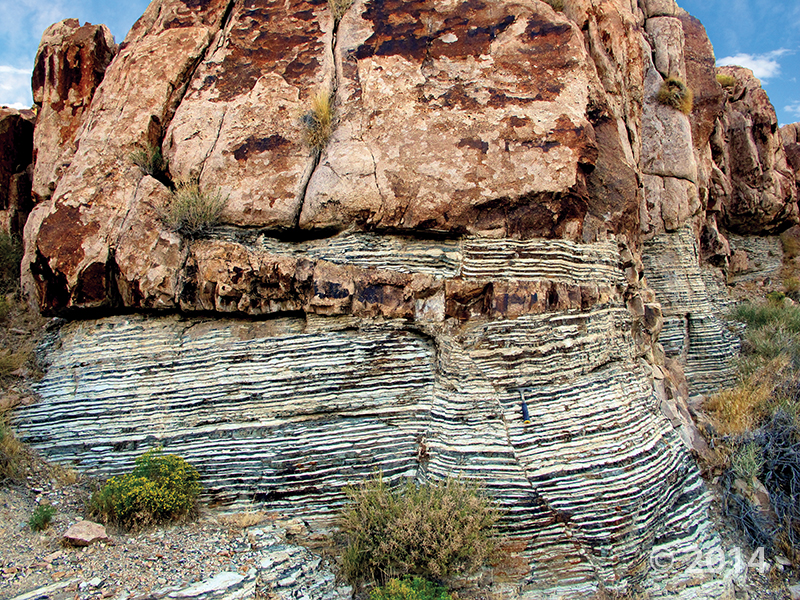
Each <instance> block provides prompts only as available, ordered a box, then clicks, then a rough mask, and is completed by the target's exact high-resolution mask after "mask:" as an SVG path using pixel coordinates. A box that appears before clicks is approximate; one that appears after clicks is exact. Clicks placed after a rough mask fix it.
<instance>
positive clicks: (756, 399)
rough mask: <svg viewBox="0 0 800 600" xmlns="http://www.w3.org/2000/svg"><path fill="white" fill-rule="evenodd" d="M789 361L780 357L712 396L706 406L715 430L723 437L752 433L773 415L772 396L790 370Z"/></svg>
mask: <svg viewBox="0 0 800 600" xmlns="http://www.w3.org/2000/svg"><path fill="white" fill-rule="evenodd" d="M788 367H789V360H788V359H787V358H786V357H783V356H779V357H776V358H774V359H772V360H771V361H769V362H767V363H766V364H764V365H762V366H761V367H760V368H757V369H755V370H754V371H753V372H752V373H750V374H749V375H747V376H746V377H745V378H743V379H742V380H741V381H740V383H739V384H738V385H737V386H735V387H733V388H728V389H724V390H721V391H719V392H717V393H716V394H714V395H713V396H711V397H710V398H709V399H708V400H707V401H706V404H705V408H706V410H707V411H708V412H709V415H710V416H711V418H712V422H713V424H714V428H715V430H716V431H717V433H719V434H721V435H731V434H742V433H746V432H748V431H752V430H753V429H755V428H756V427H758V426H759V424H760V423H761V421H763V419H764V418H765V417H766V416H767V415H768V414H769V409H770V404H771V400H772V394H773V392H774V391H775V390H776V389H777V387H778V386H779V385H780V384H781V381H782V379H781V378H782V376H783V375H785V373H786V372H787V371H788Z"/></svg>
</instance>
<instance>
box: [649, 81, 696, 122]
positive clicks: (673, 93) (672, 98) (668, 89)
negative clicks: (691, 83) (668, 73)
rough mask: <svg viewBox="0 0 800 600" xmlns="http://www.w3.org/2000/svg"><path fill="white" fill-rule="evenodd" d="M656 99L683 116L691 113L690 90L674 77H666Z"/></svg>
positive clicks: (691, 98)
mask: <svg viewBox="0 0 800 600" xmlns="http://www.w3.org/2000/svg"><path fill="white" fill-rule="evenodd" d="M656 97H657V98H658V101H659V102H661V104H665V105H666V106H671V107H672V108H675V109H677V110H679V111H681V112H682V113H684V114H687V115H688V114H689V113H690V112H692V105H693V102H694V95H693V94H692V90H690V89H689V88H688V87H686V84H685V83H683V82H682V81H681V80H680V79H678V78H676V77H667V78H666V79H665V80H664V82H663V83H662V84H661V88H660V89H659V90H658V94H657V96H656Z"/></svg>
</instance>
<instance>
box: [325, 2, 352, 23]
mask: <svg viewBox="0 0 800 600" xmlns="http://www.w3.org/2000/svg"><path fill="white" fill-rule="evenodd" d="M352 5H353V0H328V6H330V8H331V12H332V13H333V18H334V20H335V21H336V22H337V23H338V22H339V21H341V20H342V17H343V16H344V13H346V12H347V9H348V8H350V7H351V6H352Z"/></svg>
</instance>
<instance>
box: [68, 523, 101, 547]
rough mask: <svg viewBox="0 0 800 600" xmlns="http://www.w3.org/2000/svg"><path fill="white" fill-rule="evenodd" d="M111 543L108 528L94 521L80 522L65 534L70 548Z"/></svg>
mask: <svg viewBox="0 0 800 600" xmlns="http://www.w3.org/2000/svg"><path fill="white" fill-rule="evenodd" d="M110 541H111V538H109V537H108V534H106V528H105V527H103V526H102V525H100V524H99V523H93V522H92V521H78V522H77V523H75V524H74V525H72V526H71V527H70V528H69V529H67V531H66V533H65V534H64V543H65V544H68V545H70V546H89V545H91V544H94V543H95V542H110Z"/></svg>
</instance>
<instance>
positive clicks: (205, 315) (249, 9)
mask: <svg viewBox="0 0 800 600" xmlns="http://www.w3.org/2000/svg"><path fill="white" fill-rule="evenodd" d="M713 65H714V58H713V51H712V49H711V47H710V44H709V42H708V39H707V37H706V36H705V32H704V30H703V28H702V25H700V24H699V22H697V21H696V20H694V19H692V18H691V17H690V16H689V15H687V14H686V13H685V12H684V11H682V10H681V9H679V8H678V6H677V5H676V4H675V3H674V2H673V1H672V0H644V1H642V2H639V3H638V5H637V3H636V2H632V1H630V0H614V1H611V2H598V1H594V0H569V1H568V2H566V3H565V6H564V10H563V12H556V11H554V10H552V8H551V7H550V6H549V4H547V3H545V2H542V1H539V0H520V1H516V2H504V1H500V2H493V3H485V2H475V1H473V0H447V1H444V2H433V1H429V0H420V1H418V2H398V1H395V0H356V1H355V2H354V3H353V5H352V7H351V8H350V9H349V10H348V11H347V12H346V13H345V14H344V16H342V18H341V19H334V17H333V15H332V14H331V12H330V10H329V9H328V6H327V3H326V2H325V1H324V0H296V1H295V0H293V1H291V2H277V1H275V0H257V1H254V2H247V3H241V2H238V1H232V0H230V1H227V0H209V1H204V2H193V3H188V2H186V1H183V0H157V1H155V2H153V3H152V4H151V5H150V7H149V8H148V10H147V11H146V13H145V14H144V15H143V17H142V18H141V19H140V20H139V21H138V22H137V24H136V25H135V26H134V27H133V29H132V30H131V32H130V34H129V35H128V37H127V38H126V40H125V42H124V43H123V44H122V45H121V46H120V49H119V51H118V53H117V54H116V56H115V57H114V58H113V60H112V61H111V63H110V64H109V66H108V68H107V69H106V70H105V75H104V77H103V79H102V82H101V83H100V84H99V86H98V87H97V89H96V90H94V91H93V95H92V98H91V101H90V103H89V104H88V109H86V110H84V111H83V112H82V113H81V115H80V117H79V118H80V121H81V123H80V126H79V128H78V129H76V130H75V131H76V134H75V137H74V141H75V142H76V143H77V144H78V151H77V152H76V153H75V154H74V156H68V154H69V152H68V149H67V150H65V153H64V160H63V164H65V165H66V164H67V163H68V166H66V168H65V169H64V170H63V173H62V174H61V175H60V179H59V180H58V182H57V185H56V186H55V190H54V191H53V193H52V196H51V197H49V198H42V200H41V202H39V204H38V205H37V206H36V207H35V208H34V211H33V213H32V215H31V217H30V218H29V219H28V222H27V224H26V235H25V243H26V258H25V261H24V262H25V264H24V267H23V269H24V270H23V282H24V285H25V289H26V290H27V292H28V293H29V294H30V297H31V298H32V299H34V301H35V302H36V303H37V305H38V306H39V307H40V309H41V310H42V311H43V312H46V313H49V314H58V315H65V316H68V317H74V316H77V317H80V318H86V317H92V316H96V312H93V311H102V312H103V313H104V314H109V313H110V314H111V315H112V316H108V317H106V318H104V319H99V320H85V321H73V322H71V323H69V324H67V325H66V326H65V327H64V328H63V329H62V330H61V331H60V332H59V333H58V334H57V335H55V336H54V338H53V340H52V341H51V344H50V345H49V346H48V347H47V348H45V350H44V354H45V359H46V362H47V365H48V367H47V373H46V375H45V377H44V378H43V379H42V381H41V383H40V384H39V385H38V392H39V394H40V395H41V397H42V402H41V403H40V404H37V405H34V406H30V407H26V408H24V409H22V411H21V412H20V418H19V428H20V434H21V436H22V437H23V439H25V440H27V441H29V442H30V443H32V444H34V445H35V446H37V447H39V448H42V449H43V450H44V451H46V452H48V453H50V455H51V456H53V457H54V458H56V459H58V460H61V461H64V462H68V463H73V464H75V465H77V466H79V467H80V468H82V469H85V470H87V471H89V472H93V473H96V474H98V475H103V476H105V475H110V474H114V473H119V472H121V471H123V470H125V469H126V468H128V467H129V465H130V463H131V461H132V460H133V457H134V456H135V455H137V454H138V453H139V452H140V451H141V450H142V449H144V448H146V447H149V446H150V445H152V444H154V443H163V444H165V446H166V447H167V448H168V449H170V450H171V451H176V452H180V453H181V454H184V455H185V456H187V457H188V458H189V459H190V460H191V461H192V462H193V463H195V464H196V465H197V466H198V468H199V469H200V470H201V472H202V474H203V478H204V481H205V482H206V484H207V487H206V494H207V496H208V497H209V499H214V500H217V501H220V502H226V503H237V502H250V501H256V502H259V503H263V504H264V505H267V506H270V507H272V508H275V509H281V510H291V511H304V514H306V515H307V516H308V517H309V518H317V519H321V520H326V519H329V518H330V516H331V515H332V514H333V513H334V512H335V510H336V509H337V507H339V506H340V505H341V503H342V502H343V501H344V496H343V493H342V488H343V487H344V486H345V485H347V484H349V483H353V482H354V481H356V480H358V479H359V478H361V477H363V476H365V475H367V474H368V473H370V472H371V471H372V470H373V469H374V468H376V467H377V468H381V469H382V470H383V471H384V473H385V474H386V476H387V477H389V478H390V479H392V480H393V481H396V480H398V479H399V478H402V477H413V478H416V479H418V480H426V479H433V480H436V479H441V478H442V477H445V476H447V475H453V474H463V475H464V476H466V477H470V478H475V479H478V480H480V481H482V482H483V483H485V485H486V486H487V489H488V490H489V492H490V493H491V494H492V495H493V496H494V497H495V498H497V500H498V501H499V502H500V503H501V505H502V506H503V508H504V509H505V510H506V511H507V512H506V517H505V519H504V521H503V528H504V532H505V533H506V534H507V535H508V537H509V539H510V540H511V541H512V546H513V552H514V553H515V560H516V561H517V562H516V563H515V565H516V567H514V569H512V570H513V572H512V573H511V576H512V577H511V578H512V582H513V586H515V587H514V589H515V592H514V593H515V594H517V595H518V596H520V597H523V598H540V597H541V598H545V597H558V596H559V595H562V596H565V597H581V596H588V595H590V594H592V593H593V592H594V591H596V590H597V589H598V588H599V587H600V586H605V587H610V588H613V589H619V590H623V589H626V588H628V587H630V586H631V585H633V584H637V583H641V584H644V585H646V586H649V587H650V589H651V590H652V594H653V595H654V596H655V597H658V596H659V595H660V594H667V589H669V590H675V589H683V590H684V591H683V592H681V593H682V594H683V596H684V597H687V598H688V597H703V598H709V597H717V596H720V595H721V594H724V593H725V591H726V589H727V588H726V586H727V584H728V583H729V582H726V581H725V580H724V578H716V579H714V578H709V579H701V580H692V579H691V577H689V576H688V575H687V573H686V571H685V569H682V568H681V565H683V564H684V563H683V561H684V559H685V558H690V557H691V556H692V550H693V549H696V548H701V549H703V551H707V550H711V549H720V547H719V540H718V539H717V538H716V536H715V535H714V533H713V532H712V530H711V525H710V522H709V520H708V516H707V510H706V509H707V506H708V498H707V494H706V492H705V490H704V487H703V484H702V481H701V480H700V478H699V473H698V470H697V467H696V465H695V464H694V462H693V460H692V458H691V456H690V453H689V451H688V448H687V443H688V444H689V445H691V435H689V434H687V431H689V429H690V423H687V422H686V420H685V415H684V413H685V411H682V410H681V409H682V406H683V405H682V404H681V398H683V400H685V398H684V397H685V395H686V394H685V390H684V391H683V392H681V390H680V388H681V385H682V383H681V375H680V373H681V364H683V368H684V369H685V372H686V377H687V378H688V380H689V383H690V384H691V385H692V386H693V388H694V391H698V390H699V391H705V390H708V389H710V386H711V385H712V383H718V382H719V381H720V380H721V379H724V377H725V376H726V374H729V373H730V369H729V366H728V364H727V358H729V357H730V356H732V355H733V354H734V353H735V351H736V344H735V342H734V340H732V339H731V338H730V337H729V336H728V334H727V331H726V330H725V329H724V327H723V326H722V324H721V322H720V320H719V318H718V317H717V316H716V315H717V311H716V307H715V305H714V303H713V302H711V300H710V299H709V288H708V285H707V281H710V280H708V278H707V277H706V273H704V271H703V270H702V269H701V268H700V257H701V253H702V256H703V257H704V258H710V259H713V260H715V262H716V264H718V265H722V266H728V263H729V257H730V255H731V243H729V242H728V239H727V237H726V235H727V229H726V228H731V227H733V226H734V224H735V223H734V221H736V218H735V217H736V215H740V214H744V213H745V212H746V210H738V209H736V208H735V206H734V204H733V203H731V202H728V201H727V200H724V199H723V198H722V196H721V195H720V193H721V192H720V190H722V191H723V192H724V191H725V190H729V189H730V188H731V186H732V185H733V184H732V183H731V182H732V181H733V179H731V178H732V177H734V171H736V167H735V165H733V164H732V163H731V162H730V161H727V159H725V161H723V159H722V158H720V157H721V156H727V157H730V156H731V153H730V152H729V151H727V150H726V148H727V146H726V144H730V141H729V139H728V138H730V139H733V132H734V130H735V131H736V132H739V133H741V136H740V138H741V139H750V138H753V135H754V134H753V131H754V129H753V128H754V127H756V124H758V123H761V121H762V119H760V117H758V118H756V117H752V118H751V119H750V121H747V119H746V118H744V117H742V119H739V120H738V121H736V122H737V123H739V122H740V121H741V124H742V127H739V128H738V129H734V128H732V127H729V126H728V125H726V124H730V123H732V122H733V121H734V120H735V118H734V116H732V115H733V113H732V112H730V111H733V110H734V109H735V110H736V111H738V112H737V114H740V115H744V114H748V115H751V114H756V113H758V111H755V112H753V111H751V110H750V108H751V104H752V100H753V99H754V98H755V99H757V98H760V95H759V94H758V93H757V91H756V90H755V88H754V87H753V86H751V85H750V84H749V83H748V84H747V85H745V87H746V88H747V90H749V91H748V93H747V94H745V96H743V97H742V98H739V97H738V96H736V99H734V98H733V97H731V96H730V95H728V94H727V93H726V92H724V91H723V90H722V88H721V87H720V85H719V84H718V83H717V81H716V78H715V71H714V68H713ZM674 75H677V76H680V77H682V78H685V79H686V80H687V81H688V83H689V84H690V86H691V87H692V88H693V89H695V90H696V91H697V98H698V103H697V108H696V110H695V111H693V112H692V114H690V115H688V116H687V115H684V114H683V113H680V112H678V111H676V110H674V109H672V108H669V107H666V106H664V105H661V104H659V103H658V102H657V101H656V93H657V90H658V88H659V87H660V85H661V82H662V81H663V80H664V79H665V78H666V77H669V76H674ZM743 85H744V84H743ZM46 86H47V83H46V82H45V88H46ZM132 87H133V88H135V89H136V90H137V93H136V94H135V95H133V96H131V95H130V94H129V90H130V89H131V88H132ZM47 92H48V90H47V89H45V90H44V92H43V93H47ZM320 92H322V93H325V94H330V95H331V97H332V99H333V106H334V110H335V123H336V127H335V129H334V132H333V135H332V137H331V139H330V141H329V143H328V144H327V145H326V147H325V148H324V149H322V150H320V151H311V150H310V149H309V148H307V147H306V146H304V144H303V123H304V121H305V122H307V121H308V120H309V118H310V117H309V113H308V111H309V109H310V106H311V101H312V98H313V97H314V96H315V95H316V94H318V93H320ZM740 101H741V102H743V104H737V105H736V106H735V107H732V108H731V107H730V106H729V105H732V104H734V103H736V102H740ZM726 103H727V104H726ZM726 106H727V107H728V108H729V109H730V111H729V113H724V111H725V110H726ZM759 110H761V111H766V110H767V107H766V106H765V105H763V106H760V108H759ZM724 114H728V117H724ZM758 114H761V113H758ZM304 115H305V117H304ZM726 119H727V120H726ZM50 126H51V125H48V124H46V123H44V122H42V123H41V127H43V128H46V127H50ZM751 126H752V127H751ZM737 127H738V126H737ZM748 127H750V129H748ZM768 130H769V127H767V128H763V132H762V133H763V134H764V135H770V136H771V135H774V134H775V132H772V131H771V130H769V131H768ZM43 134H44V132H43ZM728 134H730V135H728ZM737 135H738V134H737ZM726 136H727V138H726ZM748 136H749V137H748ZM740 138H736V139H740ZM42 139H44V138H42ZM753 139H755V138H753ZM759 139H760V138H759ZM773 141H774V139H773V138H769V139H768V140H767V141H766V142H765V144H766V146H768V148H767V149H768V150H770V151H773V150H774V152H773V154H771V155H770V156H769V157H762V156H761V155H758V156H759V161H760V162H759V165H758V168H759V169H761V170H762V172H765V170H766V171H769V169H771V168H772V167H771V166H770V165H773V166H774V165H776V164H778V163H779V162H780V156H779V153H780V150H779V149H778V148H777V146H775V147H773V146H774V144H773V143H772V142H773ZM720 144H721V146H720ZM143 145H144V146H146V145H157V146H159V147H160V148H161V150H162V151H163V153H164V154H165V156H167V157H168V158H169V159H170V170H169V173H168V175H169V176H170V177H171V178H172V179H173V180H174V181H178V180H181V179H183V180H185V179H191V178H194V179H197V180H198V181H199V182H200V185H201V187H203V188H205V189H214V188H219V189H220V190H221V191H222V193H223V194H227V195H228V196H229V203H228V205H227V207H226V210H225V212H224V213H223V224H222V225H221V226H220V227H217V228H214V229H213V230H211V231H209V232H207V233H206V234H204V235H202V236H198V237H197V238H195V239H187V238H184V237H181V236H180V235H178V234H176V233H175V232H173V231H169V230H167V229H166V228H165V227H164V226H163V224H162V223H161V220H160V218H159V211H160V210H161V208H162V207H163V206H164V204H165V203H167V202H168V201H169V198H170V191H169V189H168V187H167V186H165V185H164V183H163V182H161V181H158V180H156V179H154V178H152V177H149V176H142V174H141V173H140V172H139V170H138V169H137V168H136V167H134V166H133V165H132V164H131V162H130V160H129V159H128V158H127V157H128V155H129V153H130V152H131V151H132V150H133V149H134V148H136V147H137V146H139V147H141V146H143ZM718 147H722V148H723V150H724V151H726V152H728V153H727V154H725V152H722V154H720V153H718V152H716V150H717V148H718ZM757 150H758V148H757ZM715 152H716V154H715ZM734 155H735V153H734ZM753 156H755V155H753ZM770 157H771V158H770ZM67 159H68V160H67ZM715 160H716V161H717V162H715ZM726 161H727V162H726ZM770 161H772V162H770ZM715 169H716V170H715ZM737 172H738V171H737ZM770 177H771V176H770V175H769V173H767V174H766V175H764V177H761V178H760V179H759V178H756V179H757V180H753V181H752V182H751V183H752V185H750V187H748V190H750V192H748V193H751V192H752V194H757V193H758V192H759V190H764V189H766V188H767V187H769V185H768V184H769V182H770V181H773V179H774V178H773V179H770ZM737 181H738V180H737ZM748 181H749V180H748ZM726 182H727V183H726ZM726 185H727V187H725V186H726ZM773 188H774V189H773V192H774V194H773V196H771V198H772V200H771V203H770V206H771V207H772V208H770V211H769V215H766V214H765V215H761V216H762V217H763V219H762V221H763V223H762V222H759V223H760V224H759V225H758V226H759V227H761V228H762V229H764V230H769V231H772V230H777V229H780V228H782V227H784V226H785V225H788V224H789V222H790V221H792V220H793V219H795V217H796V212H797V211H796V203H795V200H796V196H793V195H792V192H791V190H790V189H789V188H788V187H787V188H784V187H782V184H781V185H779V186H777V187H775V186H773ZM752 194H751V195H752ZM773 209H774V210H773ZM747 210H749V209H747ZM740 221H741V220H740ZM737 223H739V225H737V227H738V229H737V231H739V233H742V234H745V233H748V231H743V230H742V229H743V228H744V229H746V227H745V226H744V225H742V224H741V223H740V222H738V221H737ZM762 226H763V227H762ZM700 240H702V246H701V245H700ZM659 302H660V303H659ZM137 312H139V313H146V314H147V313H149V314H148V316H142V315H141V314H139V315H137V314H135V313H137ZM114 313H122V314H124V315H125V316H120V315H119V314H117V316H113V314H114ZM237 319H239V320H237ZM673 359H674V361H673ZM671 361H672V362H671ZM523 399H524V400H525V401H526V402H527V403H528V406H529V408H530V411H531V414H532V416H533V422H532V423H531V424H530V425H525V424H524V423H523V422H522V420H521V418H520V403H521V402H522V401H523ZM653 550H656V551H658V550H669V551H670V552H674V553H675V556H676V558H677V562H676V566H675V568H674V569H672V570H670V571H669V572H664V573H661V572H654V571H652V570H651V569H650V565H649V562H648V556H649V554H650V552H651V551H653ZM687 577H689V579H688V580H687ZM684 588H685V589H684Z"/></svg>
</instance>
